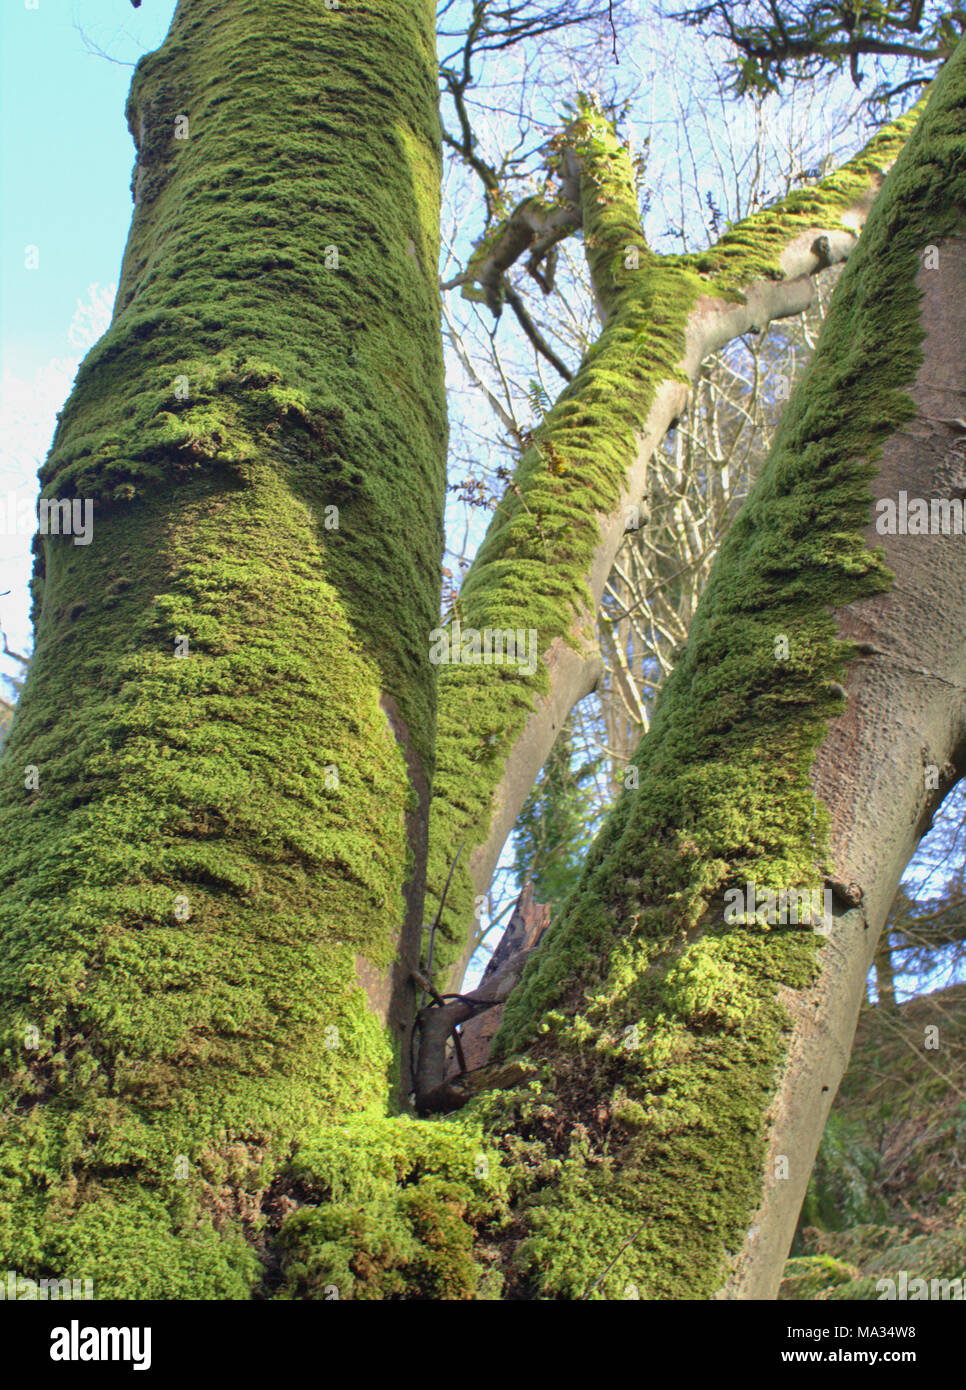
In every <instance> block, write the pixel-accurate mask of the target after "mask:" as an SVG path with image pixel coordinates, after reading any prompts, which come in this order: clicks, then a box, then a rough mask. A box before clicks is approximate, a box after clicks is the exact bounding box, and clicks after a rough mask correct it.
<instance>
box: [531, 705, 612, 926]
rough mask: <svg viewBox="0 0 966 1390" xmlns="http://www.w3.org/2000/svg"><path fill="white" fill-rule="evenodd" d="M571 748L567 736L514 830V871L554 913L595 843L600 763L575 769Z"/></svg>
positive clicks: (558, 744) (561, 739) (559, 742)
mask: <svg viewBox="0 0 966 1390" xmlns="http://www.w3.org/2000/svg"><path fill="white" fill-rule="evenodd" d="M573 762H574V753H573V744H572V741H571V738H570V735H569V733H567V732H564V733H562V734H561V735H560V737H559V738H558V739H557V742H556V743H555V744H554V746H553V751H552V752H551V754H550V757H549V758H548V759H547V761H546V763H545V764H544V768H543V771H542V772H541V774H540V777H539V778H538V780H537V782H536V784H535V785H534V788H533V790H532V792H531V793H530V795H529V796H528V797H527V800H526V803H525V805H524V807H523V810H522V811H521V812H520V816H519V819H518V820H517V824H516V827H515V828H514V831H513V872H514V874H515V875H516V877H517V879H518V880H519V881H520V882H521V883H522V882H523V880H524V879H526V878H530V879H532V881H533V888H534V896H535V897H536V900H537V901H538V902H542V903H549V904H550V905H551V906H552V908H553V909H554V911H556V909H557V908H558V907H559V906H560V904H561V903H562V902H563V900H564V898H565V897H566V896H567V894H568V893H569V892H570V890H571V888H573V886H574V884H575V883H576V881H577V874H578V872H579V869H580V864H581V861H582V860H583V857H584V854H585V853H586V851H587V847H588V846H589V845H590V843H591V840H592V839H593V828H594V820H595V805H594V795H593V785H592V783H593V777H594V773H595V771H596V763H594V764H587V763H585V764H584V765H583V766H581V767H577V768H574V766H573Z"/></svg>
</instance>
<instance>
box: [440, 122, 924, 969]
mask: <svg viewBox="0 0 966 1390" xmlns="http://www.w3.org/2000/svg"><path fill="white" fill-rule="evenodd" d="M914 123H915V114H910V115H908V116H906V117H903V118H902V119H900V120H899V121H897V122H896V123H895V124H894V125H892V126H890V127H888V128H887V129H886V130H885V131H883V132H881V133H880V134H878V135H877V136H875V137H874V139H873V140H872V141H871V142H870V143H869V145H868V146H867V147H866V149H865V150H863V152H862V153H861V154H860V155H859V156H857V157H856V158H855V159H854V160H852V161H851V162H850V163H849V164H847V165H845V166H844V167H843V168H842V169H841V170H838V171H836V172H835V173H834V174H831V175H830V176H829V177H828V178H827V179H825V180H823V182H822V183H820V184H817V185H816V186H815V187H812V188H809V189H807V190H800V191H796V192H794V193H792V194H791V195H789V197H788V198H787V199H785V200H783V201H782V202H780V203H779V204H778V205H776V206H775V207H773V208H771V209H769V210H768V212H767V213H761V214H756V215H755V216H753V217H751V218H749V219H747V220H746V221H744V222H742V223H740V224H738V225H737V226H736V227H734V228H733V229H731V230H730V231H729V232H728V233H726V234H725V236H724V237H723V238H722V239H721V241H720V242H719V243H718V244H717V245H716V246H715V247H713V248H711V250H709V251H707V252H704V253H701V254H700V255H694V256H664V257H662V256H658V255H656V254H655V253H653V252H651V251H650V250H649V249H648V248H647V246H646V244H645V241H644V236H643V230H642V227H641V220H640V214H639V212H638V209H637V198H636V192H635V183H634V170H633V166H632V163H631V160H630V158H629V156H628V154H627V151H626V150H625V149H624V148H623V147H622V146H621V144H620V143H619V141H618V139H617V137H616V136H615V134H614V132H613V130H612V129H611V127H610V126H609V125H608V123H607V122H606V121H605V120H604V119H603V118H602V117H600V116H598V115H595V114H594V113H588V114H585V115H584V116H583V117H581V119H580V120H578V121H576V122H574V123H573V125H572V126H571V127H570V128H569V130H568V134H567V137H566V138H567V140H568V142H570V143H574V144H576V147H577V149H578V153H579V155H580V158H581V164H582V169H583V177H582V185H581V188H582V215H583V234H584V243H585V247H586V251H587V257H588V262H589V265H590V268H591V275H592V280H593V284H594V288H595V292H596V294H597V296H598V299H600V301H601V302H602V304H603V305H604V306H605V308H606V311H607V321H606V324H605V327H604V329H603V331H602V333H601V335H600V337H599V339H598V340H597V342H596V343H595V344H594V345H593V346H592V347H591V348H590V349H589V351H588V352H587V353H586V355H585V357H584V360H583V362H582V363H581V366H580V369H579V371H578V373H577V375H576V377H575V378H574V380H573V381H572V382H571V383H570V385H569V386H568V387H567V388H566V389H565V390H564V391H563V392H562V394H561V395H560V397H559V398H558V400H557V402H556V404H555V405H554V408H553V409H552V411H550V412H549V414H548V415H547V416H546V418H545V419H544V421H543V423H542V424H541V426H540V428H539V429H538V430H537V431H536V432H535V442H534V445H533V447H531V448H529V449H527V450H526V451H525V452H524V454H523V455H522V457H521V459H520V463H519V466H518V468H517V471H516V475H515V477H514V481H513V484H512V486H511V488H510V489H509V490H508V491H507V493H506V495H505V496H504V498H503V499H502V501H501V503H500V505H499V507H498V508H497V512H496V515H495V516H494V519H493V521H492V523H491V525H490V528H489V530H488V532H487V535H486V538H485V540H484V542H483V544H482V546H481V547H480V550H479V552H478V554H477V556H476V559H475V560H474V563H473V565H472V567H471V569H470V571H469V573H468V575H467V577H466V580H465V581H464V584H463V587H462V590H461V592H460V595H459V603H458V610H457V616H458V617H459V619H460V621H461V623H462V624H463V627H464V628H466V627H473V628H477V629H480V630H482V629H484V628H487V627H492V628H513V629H523V630H535V631H536V633H537V637H538V641H537V646H538V650H539V651H540V652H541V653H545V652H546V651H547V650H548V648H549V647H550V646H551V644H552V643H553V642H554V641H556V640H559V639H563V640H564V641H567V642H569V643H570V644H571V645H573V646H575V647H580V646H581V645H582V644H583V645H587V644H590V643H592V642H593V613H592V611H591V608H592V605H591V599H590V593H589V589H588V581H587V576H588V574H589V573H590V569H591V563H592V559H593V555H594V552H595V550H596V547H597V545H598V543H599V539H600V530H599V515H600V514H601V513H603V514H605V515H606V514H608V513H612V512H613V511H614V509H615V508H616V507H617V505H618V502H619V499H620V495H621V489H622V485H623V483H624V480H625V478H626V476H627V472H628V469H629V468H630V466H631V464H632V461H633V460H634V458H635V456H636V452H637V448H638V439H639V431H640V430H641V428H642V426H643V424H644V422H645V420H646V418H647V415H648V412H649V410H650V408H651V406H652V404H653V401H654V398H655V392H656V390H657V388H658V386H659V385H660V384H661V383H663V382H665V381H673V380H675V379H681V380H683V379H684V378H683V375H682V373H681V372H680V370H679V367H678V364H679V363H680V361H681V360H682V358H683V357H684V352H685V330H686V327H687V322H688V317H689V315H690V313H691V310H692V308H693V307H694V304H695V302H696V300H697V299H698V297H699V296H700V295H713V296H719V297H723V298H726V299H735V298H740V296H741V289H742V287H743V286H747V285H748V284H749V283H751V281H753V280H754V279H756V278H758V277H760V276H763V275H764V276H778V275H779V274H780V272H779V270H778V264H777V262H778V257H779V255H780V253H781V251H782V250H783V249H784V247H785V246H787V245H788V244H789V243H790V242H791V241H792V240H794V238H795V237H796V236H797V235H799V233H800V232H801V231H802V230H803V229H805V228H808V227H811V226H815V225H816V224H818V225H820V226H827V227H833V226H835V225H836V224H837V223H838V222H839V219H840V217H841V214H842V212H843V211H844V209H845V208H847V207H849V206H850V205H852V204H853V203H854V201H855V200H856V199H857V198H859V197H861V196H862V195H864V194H867V193H868V192H869V191H870V186H874V185H873V182H872V181H873V178H874V176H875V173H876V171H877V170H878V169H880V168H881V167H882V166H884V165H887V164H888V163H890V162H891V161H892V160H893V159H894V158H895V156H896V154H897V152H898V150H899V149H900V148H901V147H902V145H903V143H904V142H905V140H906V139H907V137H908V134H909V130H910V129H911V127H912V125H913V124H914ZM629 251H630V252H633V253H634V254H628V253H629ZM863 389H864V388H863ZM827 394H829V392H828V391H826V392H824V393H823V404H822V405H821V406H820V407H818V408H819V409H824V408H825V406H824V400H825V396H826V395H827ZM839 400H841V398H839ZM832 409H833V411H834V410H838V411H839V412H840V411H841V409H842V406H841V404H840V403H839V404H838V405H833V407H832ZM833 418H834V417H833ZM863 438H864V436H863V435H862V432H861V430H858V431H856V439H857V443H859V444H861V443H862V441H863ZM841 442H842V440H841V439H840V440H839V443H841ZM815 466H816V461H815V460H812V461H810V462H808V463H807V464H804V465H802V473H801V478H800V480H799V481H798V483H797V484H796V492H797V495H796V497H795V498H794V499H789V501H787V502H785V503H783V504H781V505H782V506H784V507H785V508H786V509H787V508H788V507H790V506H791V507H794V508H797V509H798V510H799V511H800V512H802V513H803V515H802V517H801V519H800V521H799V523H797V524H798V526H799V529H800V528H801V525H803V524H804V523H805V522H806V521H809V518H808V516H807V513H808V510H809V508H810V506H811V502H810V500H809V496H808V495H807V490H808V488H809V487H810V479H811V476H812V470H813V468H814V467H815ZM838 466H839V467H840V470H841V471H840V473H839V475H838V476H837V477H836V476H835V475H832V476H829V477H828V478H827V479H826V480H825V482H824V484H823V487H824V495H823V500H822V501H820V502H818V501H817V502H816V506H817V507H818V508H819V510H821V509H822V508H823V507H824V508H825V509H826V510H825V515H826V517H831V516H832V515H833V512H834V509H835V508H836V507H837V506H839V505H840V504H842V505H843V506H844V507H845V512H844V513H843V517H844V521H843V528H842V529H843V533H844V534H847V533H848V527H849V525H850V524H851V525H853V526H854V524H855V523H856V521H857V519H858V517H859V516H860V515H864V513H863V510H862V509H863V507H864V505H865V501H864V494H863V493H862V492H861V490H859V491H856V487H855V482H856V479H857V477H858V474H856V473H855V471H854V469H852V468H851V467H850V465H849V464H848V463H847V462H846V461H845V460H844V459H843V461H842V463H841V465H838ZM860 471H861V470H860ZM860 481H861V480H860ZM780 510H781V508H780V507H779V506H778V505H777V504H776V505H775V507H774V508H773V511H774V512H775V514H776V516H777V515H779V513H780ZM809 524H810V522H809ZM748 526H749V521H748V519H746V530H745V532H743V533H741V534H742V535H747V534H748V529H747V528H748ZM795 526H796V522H795V521H794V519H793V518H792V517H788V518H787V520H786V519H784V518H782V519H781V520H780V524H779V525H778V526H777V527H776V528H774V529H772V530H771V531H770V532H769V531H767V530H765V529H763V528H762V527H761V526H760V525H758V526H756V527H755V534H756V535H757V536H759V537H760V539H758V541H757V544H758V545H759V547H761V548H762V560H764V558H765V557H764V549H765V548H767V547H768V546H769V545H771V546H772V547H773V549H774V552H775V553H773V555H772V568H773V570H774V572H775V573H776V574H778V573H779V572H780V571H781V554H782V553H784V552H783V551H782V547H784V546H785V544H786V532H787V531H789V530H792V531H794V529H795ZM769 535H770V537H771V539H769ZM816 536H817V537H819V539H818V541H817V544H818V545H820V546H821V547H823V548H824V549H825V550H827V549H832V550H834V549H835V548H836V546H837V541H836V539H835V536H834V535H827V536H823V535H822V534H821V522H819V524H818V525H817V527H816ZM852 548H853V550H854V549H855V542H854V537H853V541H852ZM799 549H800V550H801V551H802V552H803V553H804V554H807V556H808V562H809V564H808V574H809V575H813V574H815V573H816V572H817V571H821V568H822V566H823V565H824V554H819V553H813V552H812V550H811V549H810V545H809V542H808V541H807V540H805V541H803V542H799ZM856 553H857V560H856V563H857V564H858V566H859V568H860V570H863V571H865V570H868V569H869V562H868V561H867V560H866V558H865V557H864V556H863V554H862V552H861V550H859V551H858V552H856ZM759 568H760V567H756V568H755V569H754V570H752V569H749V571H748V575H747V580H745V581H742V582H746V583H747V584H748V585H749V586H750V585H751V584H753V583H754V582H756V579H757V574H758V572H759ZM846 568H847V564H846V562H845V561H843V562H842V570H843V572H844V570H845V569H846ZM831 574H832V572H830V576H829V582H828V584H827V585H826V587H827V589H828V592H829V596H830V599H831V598H832V596H833V591H834V590H835V585H834V582H833V581H832V578H831ZM868 582H869V583H870V584H874V582H875V580H874V576H873V575H871V574H870V575H868ZM809 583H810V580H807V579H803V581H802V592H803V593H804V592H806V591H809ZM774 587H775V583H774V580H773V581H772V582H771V585H770V589H769V590H768V591H766V592H770V591H771V590H772V589H774ZM747 592H748V593H751V592H752V590H751V588H750V587H749V588H748V591H747ZM788 598H789V603H790V606H794V596H793V595H792V594H790V593H789V595H788ZM731 622H732V626H731V627H730V628H729V636H728V641H729V643H730V644H731V645H732V646H733V647H734V648H735V649H736V656H737V658H738V659H737V660H735V661H733V662H732V663H731V665H732V666H734V665H738V664H742V665H746V664H747V662H748V661H751V662H752V663H753V664H755V665H760V664H761V663H762V662H764V663H765V664H766V667H767V662H768V656H767V653H768V651H770V649H771V642H772V637H773V633H774V631H784V629H783V628H781V627H773V628H771V629H769V631H768V632H767V633H765V634H763V633H762V632H761V630H760V628H756V625H755V624H754V622H753V621H751V620H750V619H746V618H744V617H740V616H739V615H735V616H734V617H733V618H732V619H731ZM739 624H740V628H741V630H739V626H738V625H739ZM815 641H819V642H820V643H821V642H824V637H822V636H821V635H820V633H819V632H818V631H816V632H812V631H810V630H809V631H806V629H805V628H800V631H799V636H798V645H797V647H796V657H795V660H794V661H793V663H792V665H793V667H794V669H795V671H796V672H797V678H798V680H799V682H800V683H801V685H802V686H803V687H804V686H805V685H807V684H808V680H809V674H808V673H809V668H810V666H811V665H812V659H811V655H810V646H809V644H811V643H813V642H815ZM713 645H714V639H713V638H709V639H706V641H705V647H704V648H698V647H696V646H694V644H692V653H696V652H698V651H701V653H702V655H705V654H708V655H710V647H711V646H713ZM718 645H719V646H720V640H719V641H718ZM709 669H710V668H709ZM729 669H730V667H729ZM699 679H702V680H707V681H708V682H709V684H710V688H711V691H712V693H713V696H714V698H715V699H718V700H720V701H721V702H722V707H723V708H724V709H732V708H733V709H736V710H737V709H740V708H741V699H742V691H743V690H744V689H745V688H746V682H745V681H743V680H742V681H739V684H738V686H737V687H730V686H729V685H728V683H727V682H726V681H724V680H722V679H716V678H715V676H714V675H713V674H712V675H710V676H708V677H705V676H702V677H699ZM766 679H767V682H768V683H769V684H770V674H769V675H768V676H767V678H766ZM547 689H548V675H547V668H546V665H545V664H544V662H543V661H542V660H541V661H538V664H537V670H536V672H535V674H534V675H533V676H528V675H527V674H525V673H524V672H522V671H520V670H519V668H514V667H510V666H503V667H496V666H486V667H483V666H479V667H474V666H465V665H449V666H443V667H441V671H440V703H439V733H438V742H437V749H438V752H437V776H436V781H435V785H434V797H433V809H432V828H431V840H430V864H429V875H428V886H429V892H430V894H431V895H432V896H435V897H436V898H438V896H439V894H440V892H441V890H442V886H443V883H444V882H445V879H446V875H447V871H448V869H449V865H450V862H451V861H452V859H453V857H454V855H455V852H456V848H457V846H458V845H459V844H460V843H461V842H462V841H463V840H464V839H465V840H466V841H467V842H468V849H467V851H465V852H464V854H463V857H462V859H461V862H460V864H459V865H458V867H457V870H456V873H455V875H454V878H453V883H452V885H451V887H450V891H449V894H448V897H447V901H446V906H445V909H444V912H443V917H442V922H441V926H440V930H439V933H438V935H437V944H436V948H435V953H434V956H435V961H436V964H437V966H438V968H439V975H440V978H441V979H442V978H444V977H445V972H446V969H447V967H448V966H449V965H451V964H452V963H453V961H455V960H457V959H458V958H459V956H460V954H461V952H462V949H463V944H464V941H465V937H466V932H467V927H468V924H469V923H470V922H471V921H472V920H473V885H472V880H471V878H470V875H469V872H468V867H467V865H468V862H469V860H470V857H471V854H472V847H473V846H475V845H479V844H481V843H484V842H485V840H486V836H487V832H488V830H489V825H490V819H491V814H492V806H493V796H494V793H495V791H496V790H497V788H498V787H499V785H500V782H501V780H502V778H503V776H504V773H505V768H506V759H507V757H508V756H509V755H510V754H511V753H512V750H513V747H514V745H515V744H516V742H517V740H518V738H519V737H520V735H521V733H522V731H523V729H524V727H525V725H526V721H527V719H528V717H529V716H530V714H531V712H532V711H533V709H534V708H535V707H536V703H537V701H538V699H539V697H540V696H541V695H545V694H546V692H547ZM776 698H779V699H783V698H785V697H784V696H776ZM711 707H712V706H711V705H710V704H709V705H708V708H711ZM694 790H695V792H696V791H697V790H698V788H697V787H695V788H694ZM718 799H719V800H720V798H718Z"/></svg>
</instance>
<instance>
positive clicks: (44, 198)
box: [0, 0, 174, 670]
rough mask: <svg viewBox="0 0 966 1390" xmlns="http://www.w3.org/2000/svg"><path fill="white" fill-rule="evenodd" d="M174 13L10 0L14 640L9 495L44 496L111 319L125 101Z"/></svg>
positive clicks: (126, 183) (9, 419)
mask: <svg viewBox="0 0 966 1390" xmlns="http://www.w3.org/2000/svg"><path fill="white" fill-rule="evenodd" d="M173 12H174V0H145V3H144V4H143V5H142V6H141V8H140V9H139V10H135V9H132V7H131V5H130V4H129V3H128V0H2V4H0V55H2V56H0V121H2V126H3V131H4V139H3V141H2V143H0V252H2V255H0V372H2V377H0V412H2V416H0V418H2V439H0V590H5V589H10V590H11V592H10V594H9V595H8V596H6V597H0V621H2V622H3V626H4V630H5V631H6V632H7V633H8V634H9V636H10V641H11V644H12V645H13V646H18V645H20V644H22V643H23V642H25V641H26V640H27V636H28V631H29V628H28V624H27V617H26V612H27V599H26V591H25V584H26V581H27V579H28V578H29V573H30V561H29V549H30V530H28V531H27V532H26V533H24V532H22V531H15V532H14V533H13V534H10V533H9V526H7V525H6V521H5V518H6V517H7V513H8V500H7V499H8V498H9V496H10V494H11V493H16V495H17V498H18V500H19V499H20V497H21V496H32V495H33V494H34V493H35V492H36V479H35V474H36V471H37V468H38V466H39V464H40V463H41V462H42V460H43V457H44V455H45V454H46V451H47V448H48V446H49V444H50V438H51V434H52V432H53V428H54V424H55V417H56V412H57V410H58V409H59V408H60V406H61V405H62V404H63V400H64V397H65V395H66V393H67V390H68V389H69V386H70V382H71V379H72V378H73V374H74V371H75V370H76V367H77V363H78V361H79V360H80V358H81V357H82V356H83V355H84V352H85V351H86V349H87V347H88V346H90V344H91V343H92V342H93V341H95V340H96V338H97V337H98V336H99V335H100V333H101V332H102V331H103V328H104V327H105V318H106V316H107V314H108V313H109V312H110V303H111V299H112V294H111V290H112V288H113V286H114V284H115V283H116V281H117V276H118V271H119V269H120V264H121V256H122V254H123V251H124V242H125V239H126V237H127V231H128V226H129V223H130V220H131V207H132V204H131V195H130V174H131V169H132V167H133V164H134V145H133V143H132V141H131V137H130V134H129V132H128V129H127V123H126V122H125V119H124V103H125V100H126V98H127V91H128V87H129V85H130V82H131V76H132V74H133V71H134V64H135V63H136V62H137V60H138V58H139V57H140V56H141V54H142V53H145V52H148V51H149V50H151V49H153V48H156V47H157V46H158V44H160V43H161V41H162V40H163V38H164V35H165V33H166V31H167V28H168V25H169V23H170V20H171V15H172V14H173ZM95 49H100V50H102V51H103V53H104V54H106V55H108V56H99V55H98V53H96V52H95V51H94V50H95ZM28 247H36V248H37V252H36V255H37V268H36V269H27V268H26V264H25V262H26V259H27V248H28ZM92 287H94V288H93V289H92ZM30 529H32V527H31V528H30ZM4 669H6V670H10V669H14V668H12V667H10V666H9V664H7V665H6V666H5V667H4Z"/></svg>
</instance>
